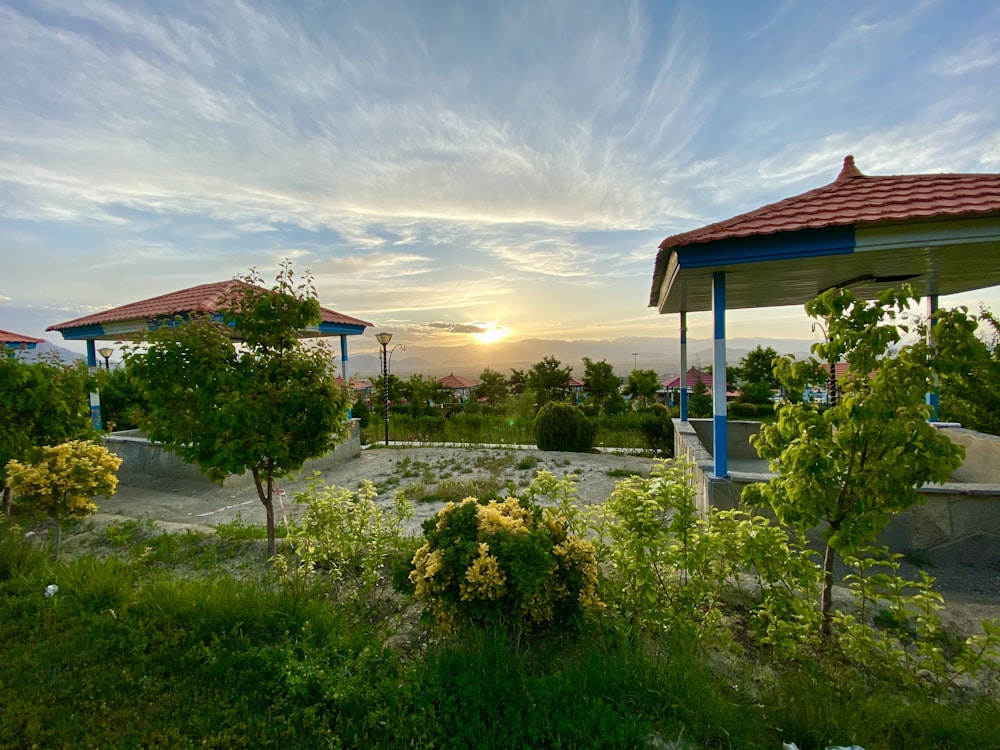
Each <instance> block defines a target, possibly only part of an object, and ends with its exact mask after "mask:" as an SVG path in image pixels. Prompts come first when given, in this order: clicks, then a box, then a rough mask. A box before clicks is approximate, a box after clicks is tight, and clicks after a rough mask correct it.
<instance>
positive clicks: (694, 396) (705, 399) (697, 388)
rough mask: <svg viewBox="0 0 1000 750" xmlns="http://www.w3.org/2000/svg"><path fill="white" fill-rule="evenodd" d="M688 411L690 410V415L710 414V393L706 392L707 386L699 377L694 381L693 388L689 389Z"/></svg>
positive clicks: (703, 415) (704, 415) (708, 415)
mask: <svg viewBox="0 0 1000 750" xmlns="http://www.w3.org/2000/svg"><path fill="white" fill-rule="evenodd" d="M688 411H690V412H691V416H692V417H702V418H704V417H710V416H712V394H711V393H709V392H708V386H707V385H705V383H704V381H702V380H700V379H699V380H697V381H696V382H695V384H694V388H692V389H691V400H690V402H689V403H688Z"/></svg>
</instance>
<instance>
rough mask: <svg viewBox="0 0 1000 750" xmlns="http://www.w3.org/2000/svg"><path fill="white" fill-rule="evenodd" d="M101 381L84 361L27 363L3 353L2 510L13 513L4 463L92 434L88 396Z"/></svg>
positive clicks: (0, 378) (0, 391)
mask: <svg viewBox="0 0 1000 750" xmlns="http://www.w3.org/2000/svg"><path fill="white" fill-rule="evenodd" d="M96 387H97V380H96V379H95V377H94V376H92V375H90V374H88V372H87V365H86V363H85V362H83V361H82V360H80V361H77V362H75V363H73V364H66V363H64V362H62V361H61V360H60V359H59V358H58V357H57V356H53V357H43V358H42V359H40V360H39V361H37V362H34V363H31V364H28V363H26V362H23V361H21V360H20V359H18V358H17V357H0V424H2V425H3V429H0V486H2V487H3V501H2V502H3V505H2V507H3V513H4V515H10V490H9V489H8V488H7V487H6V484H5V482H4V480H5V478H6V473H5V469H4V467H5V466H6V464H7V462H8V461H9V460H10V459H12V458H16V459H24V458H25V456H27V453H28V451H29V450H30V449H31V448H34V447H37V446H40V445H56V444H58V443H64V442H66V441H69V440H76V439H86V438H89V437H91V436H93V434H94V427H93V424H92V422H91V420H90V404H89V397H88V394H89V393H90V392H91V391H93V390H95V389H96Z"/></svg>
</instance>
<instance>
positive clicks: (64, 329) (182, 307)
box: [46, 279, 372, 429]
mask: <svg viewBox="0 0 1000 750" xmlns="http://www.w3.org/2000/svg"><path fill="white" fill-rule="evenodd" d="M239 286H250V285H249V284H247V282H245V281H240V280H237V279H232V280H229V281H218V282H215V283H212V284H201V285H199V286H193V287H189V288H188V289H181V290H179V291H176V292H170V293H169V294H161V295H160V296H158V297H150V298H149V299H145V300H140V301H139V302H131V303H129V304H127V305H122V306H121V307H115V308H112V309H110V310H104V311H102V312H98V313H94V314H93V315H85V316H84V317H82V318H76V319H75V320H69V321H66V322H65V323H58V324H56V325H53V326H49V327H48V328H47V329H46V330H48V331H58V332H59V333H61V334H62V336H63V338H64V339H66V340H69V341H86V342H87V364H88V365H89V366H90V367H95V366H96V365H97V351H96V346H95V342H97V341H122V340H138V339H141V338H142V337H144V336H145V335H146V334H147V333H148V332H149V331H151V330H153V329H155V328H157V327H158V326H161V325H166V324H168V323H170V322H172V321H174V320H176V319H178V318H180V319H182V320H187V319H190V318H191V317H192V316H195V315H209V316H211V317H212V319H214V320H218V321H220V322H221V321H222V305H223V302H224V300H225V299H226V298H227V297H228V296H229V294H230V292H231V291H232V290H233V289H234V288H236V287H239ZM263 291H266V290H263ZM371 325H372V324H371V323H369V322H367V321H364V320H360V319H358V318H352V317H351V316H349V315H344V314H343V313H339V312H336V311H335V310H330V309H328V308H325V307H321V308H320V322H319V324H318V325H316V326H313V327H310V328H308V329H305V330H303V331H302V333H301V336H302V337H303V338H315V337H321V336H322V337H326V336H339V337H340V359H341V371H342V373H343V377H344V379H346V378H347V337H348V336H357V335H359V334H362V333H364V332H365V328H367V327H369V326H371ZM233 338H234V339H237V340H238V339H239V331H235V330H234V331H233ZM90 410H91V417H92V419H93V421H94V425H95V427H96V428H97V429H100V427H101V407H100V402H99V400H98V399H97V397H96V394H94V395H91V407H90Z"/></svg>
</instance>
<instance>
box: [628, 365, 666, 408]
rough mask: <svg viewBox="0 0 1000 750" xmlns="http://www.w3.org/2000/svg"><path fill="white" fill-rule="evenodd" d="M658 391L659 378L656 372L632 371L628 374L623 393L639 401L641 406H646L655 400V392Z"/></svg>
mask: <svg viewBox="0 0 1000 750" xmlns="http://www.w3.org/2000/svg"><path fill="white" fill-rule="evenodd" d="M659 389H660V378H659V376H658V375H657V374H656V370H632V372H630V373H629V374H628V383H627V385H626V386H625V392H626V393H628V394H629V395H630V396H632V398H636V399H641V400H642V404H643V406H647V405H648V404H649V402H650V401H651V400H652V399H655V398H656V392H657V391H658V390H659Z"/></svg>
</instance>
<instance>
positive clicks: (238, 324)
mask: <svg viewBox="0 0 1000 750" xmlns="http://www.w3.org/2000/svg"><path fill="white" fill-rule="evenodd" d="M259 282H260V279H259V277H258V276H257V274H256V272H255V271H251V272H250V274H249V275H247V276H246V277H242V278H240V277H238V278H237V279H236V283H235V284H234V286H233V287H232V290H231V292H230V294H229V295H228V296H227V298H226V299H225V300H224V302H223V305H222V307H223V320H224V324H219V323H217V322H213V321H212V320H210V319H209V318H207V317H203V318H195V319H192V320H190V321H187V322H178V323H177V324H176V325H171V326H162V327H159V328H157V329H156V330H155V331H154V332H153V333H152V334H151V336H150V343H149V346H148V349H147V350H146V352H145V353H142V351H141V350H139V349H138V348H137V349H133V350H131V351H129V352H127V353H126V356H125V360H126V364H127V366H128V367H129V368H131V369H132V371H133V373H132V374H133V376H134V377H135V379H136V382H137V383H138V384H139V385H140V388H141V390H142V394H143V397H144V399H145V401H146V404H147V409H148V411H147V413H146V414H145V415H144V417H143V421H142V423H143V427H144V428H145V429H146V430H147V432H148V434H149V438H150V440H154V441H157V442H161V443H163V444H164V445H165V446H166V447H167V448H168V449H170V450H172V451H174V452H175V453H177V454H178V455H179V456H180V457H182V458H183V459H185V460H186V461H189V462H192V463H195V464H197V465H198V466H199V467H201V469H202V470H203V471H205V472H206V473H207V474H208V475H209V477H211V478H213V479H221V478H223V477H225V476H226V475H229V474H240V473H243V472H245V471H247V470H249V471H250V472H251V474H252V475H253V480H254V485H255V486H256V488H257V496H258V497H259V499H260V501H261V503H262V504H263V505H264V508H265V510H266V512H267V544H268V552H269V554H271V555H273V554H274V553H275V541H274V504H273V499H274V497H273V496H274V479H275V478H277V477H280V476H283V475H285V474H287V473H288V472H291V471H296V470H298V469H300V468H301V467H302V464H303V463H304V462H305V461H306V459H309V458H313V457H316V456H320V455H323V454H324V453H326V452H327V451H329V450H330V449H331V448H332V447H333V446H334V445H336V443H337V442H338V441H340V440H341V439H342V438H343V436H344V435H345V433H346V424H347V423H346V419H347V407H348V403H349V400H350V399H349V395H348V392H347V390H346V389H345V388H341V387H339V386H338V385H337V384H336V382H335V377H336V372H335V368H334V359H333V357H332V356H331V354H330V352H329V351H328V350H327V349H326V347H324V346H322V345H312V346H308V347H307V346H304V345H303V344H302V342H301V341H300V340H299V338H298V336H299V335H300V334H301V332H302V331H303V330H304V329H305V328H307V327H308V326H310V325H315V324H317V323H318V322H319V320H320V311H319V303H318V302H317V300H316V295H315V289H314V288H313V285H312V280H311V279H310V278H307V279H306V280H305V281H304V282H303V283H300V284H299V285H298V286H295V285H294V277H293V273H292V270H291V267H290V265H289V264H288V263H284V264H282V266H281V271H280V272H279V274H278V276H277V281H276V284H275V286H274V288H273V289H272V290H267V289H263V288H261V287H260V286H259ZM232 335H237V336H238V337H239V338H240V339H241V346H240V348H237V347H236V346H235V345H234V343H233V340H232V338H231V336H232Z"/></svg>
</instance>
